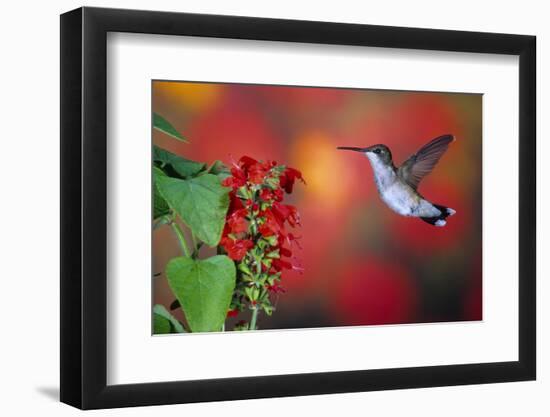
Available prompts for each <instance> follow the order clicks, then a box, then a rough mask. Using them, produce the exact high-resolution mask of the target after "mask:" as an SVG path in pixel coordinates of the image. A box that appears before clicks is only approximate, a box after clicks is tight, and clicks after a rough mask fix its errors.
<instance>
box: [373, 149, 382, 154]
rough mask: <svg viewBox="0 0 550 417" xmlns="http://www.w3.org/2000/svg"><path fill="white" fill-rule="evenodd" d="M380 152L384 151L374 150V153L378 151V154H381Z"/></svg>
mask: <svg viewBox="0 0 550 417" xmlns="http://www.w3.org/2000/svg"><path fill="white" fill-rule="evenodd" d="M380 152H382V151H381V150H380V149H375V150H374V153H378V154H379V153H380Z"/></svg>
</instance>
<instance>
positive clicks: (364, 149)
mask: <svg viewBox="0 0 550 417" xmlns="http://www.w3.org/2000/svg"><path fill="white" fill-rule="evenodd" d="M336 149H340V150H343V151H355V152H366V151H367V149H368V148H358V147H356V146H338V147H337V148H336Z"/></svg>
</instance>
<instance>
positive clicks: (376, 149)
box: [337, 144, 393, 165]
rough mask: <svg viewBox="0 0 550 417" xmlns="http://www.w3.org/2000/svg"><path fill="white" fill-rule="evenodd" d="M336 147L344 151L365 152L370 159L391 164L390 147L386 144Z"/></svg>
mask: <svg viewBox="0 0 550 417" xmlns="http://www.w3.org/2000/svg"><path fill="white" fill-rule="evenodd" d="M337 149H341V150H346V151H355V152H361V153H363V154H365V156H366V157H367V158H369V160H370V161H377V162H382V163H383V164H385V165H388V164H392V163H393V162H392V155H391V151H390V148H388V147H387V146H386V145H382V144H378V145H372V146H368V147H366V148H357V147H354V146H338V148H337Z"/></svg>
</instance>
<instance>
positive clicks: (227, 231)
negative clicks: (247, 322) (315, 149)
mask: <svg viewBox="0 0 550 417" xmlns="http://www.w3.org/2000/svg"><path fill="white" fill-rule="evenodd" d="M297 180H299V181H301V182H303V183H305V181H304V179H303V178H302V174H301V173H300V171H298V170H296V169H294V168H289V167H286V166H283V165H277V163H276V162H273V161H267V162H261V161H256V160H255V159H253V158H250V157H248V156H243V157H242V158H241V159H240V160H239V161H238V162H237V163H233V166H232V167H231V175H230V176H228V177H227V178H226V179H225V180H223V182H222V184H223V185H224V186H226V187H231V192H230V205H229V210H228V212H227V217H226V222H225V227H224V230H223V234H222V238H221V241H220V245H221V246H222V247H223V248H224V250H225V251H226V252H227V255H228V256H229V257H230V258H231V259H233V260H234V261H236V262H237V267H238V269H239V271H241V273H242V274H243V275H244V276H245V278H243V280H242V282H240V283H239V282H238V283H237V290H236V293H238V294H239V293H240V294H241V299H234V302H233V303H232V309H231V310H230V313H229V315H230V316H233V315H235V314H236V313H235V312H236V311H238V310H239V309H240V308H242V300H243V299H244V300H245V301H246V302H247V303H249V304H250V305H252V306H256V305H257V304H260V305H261V306H263V307H264V309H265V310H266V312H268V311H269V312H271V311H272V308H271V305H270V304H269V295H268V294H269V293H280V292H284V289H283V287H281V286H280V284H279V281H280V278H281V271H283V270H284V269H296V270H301V268H300V267H299V266H298V265H297V264H296V263H295V262H293V258H292V251H291V249H290V247H291V244H292V242H293V241H296V239H297V238H296V236H295V235H293V234H292V233H289V232H288V231H287V227H298V226H300V215H299V213H298V210H297V209H296V207H294V206H292V205H290V204H284V203H283V199H284V194H285V192H286V193H287V194H288V193H291V192H292V190H293V188H294V184H295V182H296V181H297ZM252 288H256V289H258V288H260V289H261V290H258V291H252ZM241 290H242V291H241ZM242 294H245V295H242ZM243 297H244V298H243Z"/></svg>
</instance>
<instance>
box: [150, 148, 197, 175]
mask: <svg viewBox="0 0 550 417" xmlns="http://www.w3.org/2000/svg"><path fill="white" fill-rule="evenodd" d="M153 160H154V161H155V162H157V163H159V164H160V165H161V168H162V169H163V170H166V166H168V167H170V168H172V169H173V170H174V171H175V172H176V174H177V175H179V176H180V177H183V178H188V177H194V176H195V175H197V174H198V173H199V172H201V171H202V170H203V169H204V168H205V167H206V164H202V163H200V162H195V161H190V160H189V159H185V158H182V157H181V156H178V155H176V154H174V153H172V152H169V151H167V150H166V149H162V148H159V147H158V146H153Z"/></svg>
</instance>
